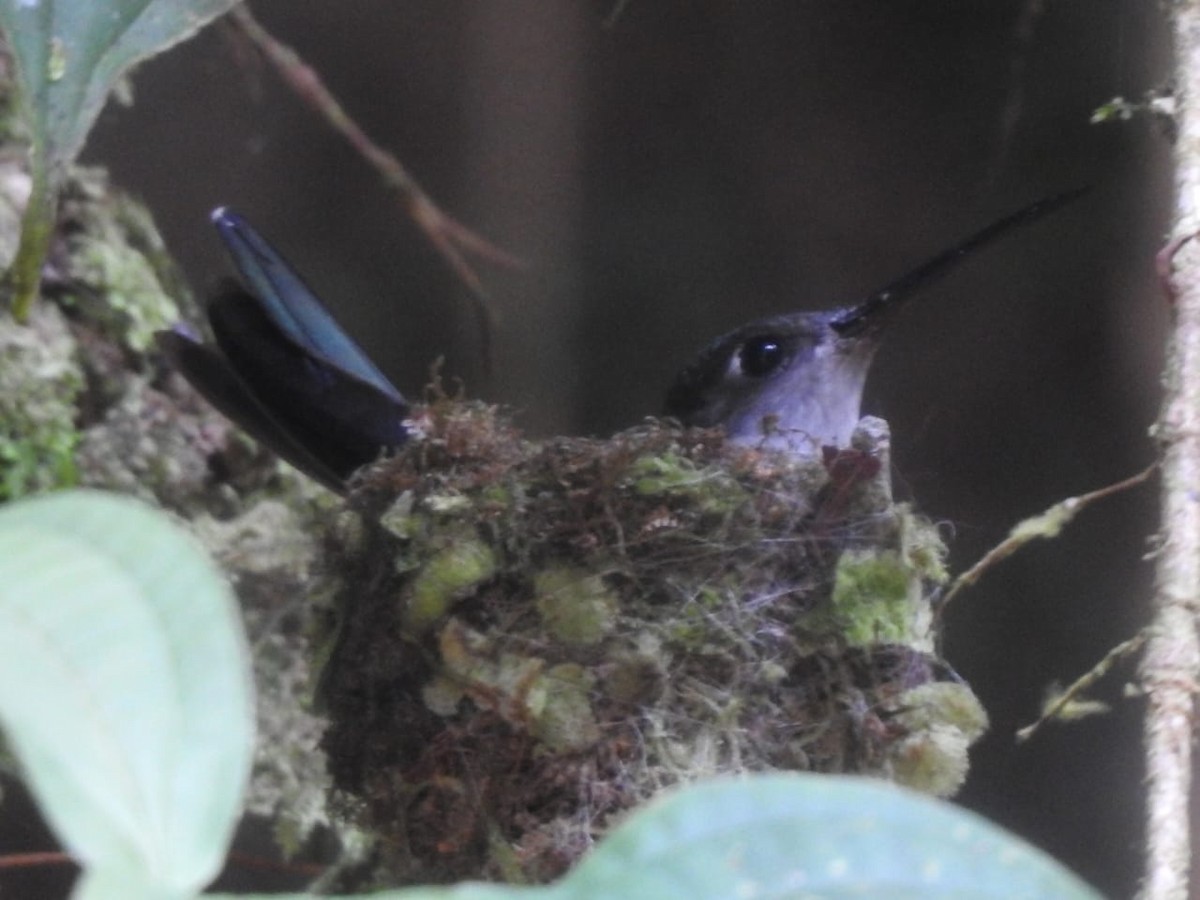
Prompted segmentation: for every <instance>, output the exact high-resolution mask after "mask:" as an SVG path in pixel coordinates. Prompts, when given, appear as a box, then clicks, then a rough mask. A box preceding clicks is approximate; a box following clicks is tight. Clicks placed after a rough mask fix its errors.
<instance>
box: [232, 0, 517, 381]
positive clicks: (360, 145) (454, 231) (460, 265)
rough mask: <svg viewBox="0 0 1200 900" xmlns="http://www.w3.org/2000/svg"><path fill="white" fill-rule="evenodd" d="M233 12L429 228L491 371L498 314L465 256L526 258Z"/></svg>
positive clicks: (242, 13)
mask: <svg viewBox="0 0 1200 900" xmlns="http://www.w3.org/2000/svg"><path fill="white" fill-rule="evenodd" d="M230 16H231V18H232V20H233V22H234V23H235V24H236V25H237V26H238V28H240V29H241V30H242V32H243V33H244V34H245V35H246V37H247V38H249V40H250V41H251V42H253V43H254V45H255V46H256V47H258V48H259V50H260V51H261V52H262V54H263V56H265V57H266V58H267V60H268V61H270V62H271V64H272V65H274V66H275V68H276V70H278V72H279V74H280V76H281V77H282V78H283V80H284V82H285V83H287V85H288V86H289V87H291V88H292V90H294V91H295V92H296V93H297V94H298V95H299V96H300V97H301V98H302V99H303V100H304V101H305V102H307V103H308V104H309V105H310V106H311V107H312V108H313V109H315V110H316V111H317V112H318V113H319V114H320V115H321V116H322V117H323V118H324V119H325V120H326V122H328V123H329V124H330V125H331V126H332V127H333V128H334V130H336V131H338V132H339V133H340V134H341V135H342V136H343V137H344V138H345V139H346V140H347V141H348V142H349V143H350V145H351V146H353V147H354V149H355V150H357V151H358V153H359V154H360V155H361V156H362V157H363V158H364V159H366V161H367V162H368V163H369V164H370V165H371V166H372V167H374V168H375V169H376V171H378V172H379V173H380V175H382V176H383V181H384V184H385V185H386V186H387V187H389V188H391V189H392V190H394V191H396V192H397V193H398V194H399V195H400V200H401V203H403V205H404V208H405V210H406V212H407V213H408V215H409V216H410V217H411V218H412V220H413V221H414V222H416V224H417V226H418V227H419V228H420V229H421V230H422V231H424V232H425V235H426V237H428V238H429V240H430V241H431V242H432V243H433V245H434V247H436V248H437V250H438V252H439V253H441V254H442V256H443V257H444V258H445V259H446V261H447V262H448V263H449V264H450V267H451V268H452V269H453V270H454V272H455V274H457V275H458V277H459V279H460V280H461V281H462V283H463V284H464V285H466V287H467V289H468V290H469V291H470V292H471V296H472V298H473V299H474V301H475V310H476V315H477V317H478V320H479V327H480V330H481V341H482V343H483V353H482V354H481V355H482V356H483V358H484V360H485V365H486V367H487V368H488V369H489V370H490V368H491V357H492V350H491V342H492V334H493V332H494V331H495V329H496V315H495V312H494V310H493V308H492V304H491V301H490V299H489V297H488V294H487V291H486V290H484V287H483V283H482V282H481V281H480V279H479V276H478V275H477V274H476V272H475V270H474V269H473V268H472V266H471V264H470V262H468V260H467V256H466V254H468V253H470V254H474V255H476V256H478V257H480V258H482V259H485V260H487V261H489V262H491V263H494V264H496V265H501V266H507V267H510V268H519V267H520V266H521V262H520V261H519V260H518V259H517V258H516V257H514V256H512V255H511V254H509V253H506V252H505V251H503V250H501V249H500V248H499V247H497V246H495V245H494V244H492V243H491V242H489V241H488V240H486V239H485V238H483V237H481V236H479V235H478V234H476V233H475V232H473V231H472V230H471V229H470V228H468V227H467V226H466V225H463V224H462V223H461V222H459V221H457V220H456V219H454V218H453V217H451V216H449V215H447V214H446V213H444V212H443V211H442V210H441V209H440V208H439V207H438V206H437V204H436V203H434V202H433V200H431V199H430V198H429V195H428V194H426V193H425V191H424V190H423V189H422V188H421V186H420V185H419V184H418V183H417V181H416V179H414V178H413V177H412V175H411V174H409V172H408V170H407V169H406V168H405V167H404V164H403V163H401V162H400V160H399V159H397V158H396V157H395V156H394V155H392V154H391V153H389V152H388V151H387V150H385V149H383V148H382V147H380V146H379V145H378V144H376V143H375V142H374V141H373V140H371V138H370V137H369V136H368V135H367V133H366V132H365V131H364V130H363V129H362V127H361V126H360V125H359V124H358V123H357V122H356V121H354V119H352V118H351V117H350V115H349V114H348V113H347V112H346V110H345V108H344V107H343V106H342V104H341V103H340V102H339V101H338V99H337V97H335V96H334V95H333V93H332V92H331V91H330V90H329V88H327V87H326V86H325V83H324V82H323V81H322V80H321V76H320V75H319V74H318V73H317V71H316V70H315V69H314V68H312V67H311V66H310V65H308V64H307V63H305V62H304V60H303V59H302V58H301V57H300V55H299V54H298V53H297V52H296V51H295V50H294V49H293V48H292V47H289V46H288V45H287V44H284V43H283V42H282V41H280V40H278V39H277V38H276V37H275V36H274V35H272V34H271V33H270V32H268V31H267V30H266V29H265V28H264V27H263V26H262V24H261V23H260V22H259V21H258V20H257V19H255V18H254V15H253V14H252V13H251V12H250V8H249V7H248V6H247V5H246V4H245V3H242V4H240V5H238V6H235V7H234V8H233V10H232V11H231V12H230Z"/></svg>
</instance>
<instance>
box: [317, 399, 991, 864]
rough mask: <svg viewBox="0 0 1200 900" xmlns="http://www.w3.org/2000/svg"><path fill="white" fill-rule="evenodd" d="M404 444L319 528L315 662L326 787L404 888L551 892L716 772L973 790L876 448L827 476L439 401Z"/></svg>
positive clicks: (925, 558)
mask: <svg viewBox="0 0 1200 900" xmlns="http://www.w3.org/2000/svg"><path fill="white" fill-rule="evenodd" d="M414 426H415V427H416V428H418V429H419V430H420V432H421V433H422V436H421V438H420V439H419V440H416V441H414V442H413V443H412V444H411V445H410V446H409V447H408V448H407V449H406V450H405V451H404V452H403V453H401V454H400V455H399V456H397V457H395V458H393V459H390V460H386V461H384V462H381V463H379V464H377V465H375V466H373V467H371V468H369V469H368V470H366V471H365V472H364V473H363V474H362V475H361V476H360V478H359V480H358V482H357V483H356V484H355V486H354V488H353V490H352V492H351V495H350V499H349V503H348V506H347V508H346V510H345V511H344V512H343V513H342V514H341V515H340V517H339V518H338V519H337V521H336V523H335V525H334V527H333V528H331V529H330V533H329V535H328V539H327V544H328V555H329V559H328V566H327V571H328V572H329V573H331V574H330V575H329V576H328V583H327V584H326V589H327V591H328V595H329V598H330V609H331V615H330V619H329V627H328V631H327V632H326V633H325V634H324V635H323V636H322V639H321V641H320V642H319V656H320V657H321V658H322V659H323V669H322V672H321V683H320V696H321V700H322V702H323V704H324V707H325V710H326V712H327V714H328V715H329V717H330V726H329V730H328V732H327V735H326V738H325V749H326V751H327V753H328V755H329V764H330V769H331V774H332V776H333V779H334V783H335V785H336V786H337V788H338V789H339V791H340V792H341V794H342V795H343V796H344V797H348V798H352V801H353V802H351V803H349V804H348V806H349V807H352V808H353V809H354V810H355V811H356V813H357V815H358V816H359V820H360V821H361V822H362V824H364V825H365V826H366V827H367V828H368V829H369V830H370V831H371V832H373V833H374V834H376V835H378V836H379V837H380V838H381V846H382V847H383V848H384V855H385V859H386V862H387V864H388V866H389V868H390V869H391V871H392V872H393V874H394V875H396V876H399V877H402V878H405V879H411V880H420V881H426V882H429V881H451V880H458V879H462V878H480V877H488V878H499V879H503V880H508V881H544V880H547V879H549V878H551V877H554V876H555V875H557V874H559V873H560V872H561V871H562V870H563V869H564V868H565V867H567V866H568V865H569V864H570V863H571V862H573V861H574V860H575V859H576V858H577V857H578V856H579V855H580V854H581V853H582V852H584V851H585V850H586V849H587V848H588V847H589V846H590V845H591V844H592V843H593V841H594V840H595V839H596V838H597V836H598V835H599V833H601V832H602V831H603V830H604V829H605V828H606V827H608V825H609V824H610V823H611V822H612V821H613V819H614V816H616V815H617V814H619V813H621V812H623V811H625V810H627V809H629V808H630V807H633V806H636V805H638V804H639V803H641V802H643V801H644V800H646V799H647V798H648V797H649V796H650V795H652V794H653V793H654V792H656V791H657V790H659V789H660V788H662V787H664V786H666V785H669V784H673V783H676V782H679V781H683V780H689V779H694V778H698V777H703V776H705V775H710V774H716V773H729V772H742V771H761V770H773V769H796V770H812V771H819V772H857V773H864V774H871V775H878V776H883V777H888V778H892V779H895V780H897V781H901V782H904V783H907V784H910V785H913V786H916V787H918V788H921V789H924V790H927V791H930V792H932V793H936V794H943V795H944V794H949V793H952V792H953V791H954V790H955V789H956V788H957V787H958V785H959V784H960V782H961V780H962V778H963V777H964V774H965V771H966V750H967V746H968V744H969V743H970V742H971V741H972V740H974V739H975V738H976V737H977V736H978V735H979V734H980V733H981V732H982V730H983V728H984V725H985V717H984V714H983V711H982V709H981V708H980V707H979V704H978V702H977V701H976V699H975V697H974V695H973V694H972V693H971V692H970V690H969V688H968V687H967V686H966V685H965V684H964V683H963V682H962V681H961V679H959V678H958V677H957V676H956V675H955V674H954V672H953V671H952V670H951V669H950V668H949V667H948V666H947V665H946V664H945V663H944V662H943V661H942V660H940V659H939V658H938V656H937V655H936V652H935V642H934V634H933V620H934V617H933V616H932V614H931V610H930V603H929V595H930V592H931V590H932V589H933V588H934V586H936V584H938V583H939V582H940V581H942V580H943V579H944V577H945V575H944V571H943V568H942V557H943V553H944V547H943V545H942V542H941V540H940V539H939V537H938V535H937V533H936V531H935V529H934V528H933V526H932V525H931V524H930V523H929V522H928V521H926V520H924V519H922V518H921V517H919V516H917V515H915V514H914V513H913V512H911V511H910V510H909V509H908V508H907V507H906V506H904V505H896V504H894V503H893V502H892V498H891V491H890V483H889V477H888V460H887V449H888V443H887V427H886V424H885V423H883V422H881V421H880V420H878V419H864V420H863V423H862V424H861V425H860V427H859V430H858V432H857V433H856V436H855V441H854V445H853V447H852V448H850V449H848V450H845V451H842V452H839V453H836V454H834V453H830V454H828V455H827V456H826V458H825V459H823V460H819V461H797V460H794V459H791V458H789V457H785V456H780V455H777V454H769V453H765V452H759V451H756V450H753V449H747V448H744V447H735V446H731V445H727V444H726V443H725V442H724V440H723V438H722V437H721V435H720V433H719V432H715V431H702V430H686V431H681V430H679V429H678V428H675V427H670V426H669V425H665V424H660V423H655V422H648V423H647V424H645V425H643V426H642V427H639V428H635V429H632V430H630V431H626V432H622V433H620V434H618V435H616V436H615V437H613V438H610V439H607V440H589V439H572V438H562V439H555V440H550V441H545V442H537V443H535V442H530V441H526V440H524V439H522V438H521V437H520V436H519V435H518V434H517V433H515V432H514V430H513V429H512V428H511V427H510V425H509V424H508V423H507V421H506V420H505V419H504V418H503V417H502V416H500V415H499V414H497V412H496V411H495V410H494V409H493V408H490V407H485V406H483V405H478V404H470V403H462V402H455V401H450V400H439V401H437V402H435V403H434V404H432V405H431V406H430V407H429V408H427V409H426V410H424V411H423V412H422V413H421V414H420V415H419V416H418V417H417V418H416V419H415V420H414Z"/></svg>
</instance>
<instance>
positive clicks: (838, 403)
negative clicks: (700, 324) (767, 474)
mask: <svg viewBox="0 0 1200 900" xmlns="http://www.w3.org/2000/svg"><path fill="white" fill-rule="evenodd" d="M859 309H860V308H859V307H855V308H854V309H851V310H834V311H830V312H805V313H792V314H790V315H783V316H773V317H770V318H766V319H759V320H757V321H755V322H751V323H749V324H748V325H743V326H742V327H741V328H739V329H737V330H736V331H731V332H730V333H729V334H726V335H723V336H722V337H720V338H718V339H717V340H716V341H714V342H713V343H712V344H711V345H710V346H709V347H708V348H707V349H706V350H704V351H703V352H702V353H701V354H700V356H699V357H698V358H697V359H696V361H695V362H694V363H693V364H692V365H690V366H688V367H687V368H686V369H684V370H683V371H682V372H680V373H679V375H678V377H677V378H676V379H675V383H674V384H673V385H672V386H671V389H670V391H668V393H667V401H666V410H665V411H666V414H667V415H668V416H672V417H674V418H676V419H679V421H681V422H682V423H683V424H685V425H694V426H699V427H704V428H708V427H713V426H717V425H722V426H724V428H725V431H726V434H727V435H728V437H729V439H730V440H731V441H733V442H734V443H738V444H746V445H752V446H763V447H768V448H772V449H779V450H787V451H790V452H792V453H795V454H797V455H801V456H813V455H816V454H818V453H819V452H820V450H821V447H823V446H839V447H841V446H846V445H847V444H848V443H849V441H850V435H851V432H853V430H854V427H855V425H857V424H858V420H859V407H860V404H861V401H862V392H863V385H864V384H865V383H866V380H867V370H868V369H869V368H870V366H871V358H872V357H873V356H874V354H875V349H876V347H877V346H878V340H877V332H878V329H877V328H874V327H871V326H870V325H869V324H868V323H867V320H866V319H864V318H853V317H852V314H854V313H855V312H856V311H857V310H859Z"/></svg>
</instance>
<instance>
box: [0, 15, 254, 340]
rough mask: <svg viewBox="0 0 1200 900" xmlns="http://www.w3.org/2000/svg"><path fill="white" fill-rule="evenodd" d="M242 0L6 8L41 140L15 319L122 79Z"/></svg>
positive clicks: (30, 116) (0, 18)
mask: <svg viewBox="0 0 1200 900" xmlns="http://www.w3.org/2000/svg"><path fill="white" fill-rule="evenodd" d="M236 2H238V0H0V28H3V30H4V34H5V37H6V38H7V40H8V43H9V46H10V47H11V48H12V52H13V57H14V58H15V60H16V63H17V78H18V82H19V88H20V93H21V97H22V108H23V111H24V114H25V117H26V119H27V121H28V124H29V128H30V132H31V134H32V136H33V154H32V160H31V164H32V175H33V195H32V198H31V200H30V204H29V208H28V211H27V212H26V215H25V220H24V223H23V228H22V234H21V247H20V249H19V250H18V251H17V258H16V260H15V261H14V263H13V280H14V286H15V290H16V299H15V301H14V310H15V311H16V313H17V315H18V316H19V317H23V316H24V314H25V313H26V312H27V310H28V307H29V304H30V303H32V301H33V298H34V296H35V295H36V292H37V287H38V272H39V270H40V267H41V263H42V259H43V258H44V256H45V251H46V247H47V245H48V243H49V239H50V230H51V223H52V222H53V215H54V210H55V206H56V204H55V197H56V196H57V191H58V186H59V183H60V181H61V178H62V174H63V172H64V171H65V170H66V167H67V166H68V165H70V163H71V162H72V161H73V160H74V159H75V157H76V156H77V155H78V154H79V151H80V150H81V149H82V148H83V144H84V141H85V139H86V138H87V134H88V132H89V131H90V130H91V128H92V124H93V123H94V122H95V121H96V116H98V115H99V114H100V110H101V108H102V107H103V106H104V101H105V99H106V98H107V97H108V94H109V92H110V91H111V90H112V87H113V85H114V84H116V82H117V79H119V78H120V77H121V76H122V75H123V74H125V72H126V71H128V69H129V67H130V66H132V65H133V64H134V63H137V62H139V61H140V60H143V59H146V58H147V57H149V56H153V55H154V54H156V53H161V52H162V51H163V50H166V49H167V48H168V47H170V46H172V45H173V44H176V43H178V42H179V41H181V40H183V39H185V38H187V37H189V36H191V35H192V34H194V33H195V32H196V31H197V29H199V28H200V27H201V26H203V25H204V24H206V23H207V22H208V21H209V20H211V19H212V18H214V17H215V16H218V15H220V14H221V13H223V12H226V11H227V10H229V9H230V8H231V7H232V6H233V5H234V4H235V3H236Z"/></svg>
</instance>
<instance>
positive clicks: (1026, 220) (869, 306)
mask: <svg viewBox="0 0 1200 900" xmlns="http://www.w3.org/2000/svg"><path fill="white" fill-rule="evenodd" d="M1089 190H1091V188H1090V187H1082V188H1075V189H1074V190H1070V191H1063V192H1062V193H1061V194H1055V195H1054V196H1052V197H1044V198H1043V199H1041V200H1038V201H1037V202H1036V203H1031V204H1029V205H1028V206H1026V207H1024V208H1023V209H1019V210H1017V211H1016V212H1014V213H1011V214H1009V215H1007V216H1005V217H1004V218H1002V219H999V220H997V221H995V222H993V223H992V224H991V225H988V226H987V227H986V228H983V229H980V230H979V231H977V232H975V234H973V235H971V236H970V237H969V238H967V239H966V240H965V241H962V242H961V243H959V244H956V245H955V246H953V247H951V248H950V249H949V250H944V251H942V252H941V253H939V254H938V255H937V256H935V257H933V259H931V260H929V261H928V262H925V263H922V264H921V265H919V266H917V268H915V269H913V270H912V271H911V272H909V273H908V274H907V275H903V276H901V277H900V278H897V279H896V280H895V281H893V282H892V283H891V284H889V285H887V286H886V287H882V288H880V289H879V290H877V291H875V293H873V294H871V295H870V296H869V297H867V299H866V300H864V301H863V302H862V303H860V304H858V305H857V306H853V307H851V308H850V309H847V310H846V311H845V312H843V313H842V314H841V315H840V316H838V317H836V318H835V319H834V320H833V321H832V322H830V326H831V327H832V328H833V329H834V330H835V331H837V332H840V333H841V334H850V333H852V332H854V331H856V330H858V329H863V328H870V327H872V326H873V325H874V324H875V323H876V322H877V321H878V320H880V319H881V318H884V317H886V316H887V315H888V314H890V313H891V312H892V311H894V310H895V309H897V308H899V306H900V304H901V303H903V302H904V300H906V299H907V298H908V297H911V296H912V295H913V294H914V293H915V292H916V291H918V290H920V289H921V288H925V287H928V286H929V285H931V284H933V283H934V282H935V281H937V280H938V279H939V278H943V277H945V276H946V275H948V274H950V272H952V271H954V269H955V268H957V267H958V264H959V263H961V262H962V261H963V260H965V259H967V258H968V257H970V256H972V255H973V254H974V253H975V252H976V251H978V250H982V249H983V248H984V247H986V246H987V245H988V244H990V243H992V242H993V241H996V240H999V239H1000V238H1002V237H1004V236H1005V235H1007V234H1008V233H1010V232H1012V231H1015V230H1017V229H1018V228H1022V227H1024V226H1026V225H1032V224H1033V223H1034V222H1036V221H1038V220H1039V219H1042V218H1044V217H1045V216H1048V215H1050V214H1051V213H1052V212H1055V211H1057V210H1059V209H1062V208H1063V207H1064V206H1066V205H1067V204H1068V203H1071V202H1072V201H1074V200H1077V199H1078V198H1079V197H1081V196H1082V195H1083V194H1086V193H1087V192H1088V191H1089Z"/></svg>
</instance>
